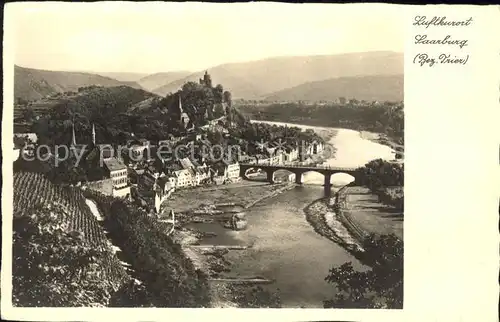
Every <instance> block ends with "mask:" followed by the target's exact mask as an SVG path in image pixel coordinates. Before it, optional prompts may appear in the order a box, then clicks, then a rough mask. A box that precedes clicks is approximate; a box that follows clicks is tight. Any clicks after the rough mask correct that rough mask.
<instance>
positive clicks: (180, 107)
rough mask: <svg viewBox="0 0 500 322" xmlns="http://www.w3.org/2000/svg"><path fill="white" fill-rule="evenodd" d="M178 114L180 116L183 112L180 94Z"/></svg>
mask: <svg viewBox="0 0 500 322" xmlns="http://www.w3.org/2000/svg"><path fill="white" fill-rule="evenodd" d="M179 112H180V113H181V114H182V113H184V111H183V110H182V101H181V94H179Z"/></svg>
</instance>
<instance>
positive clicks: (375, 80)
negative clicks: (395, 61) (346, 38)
mask: <svg viewBox="0 0 500 322" xmlns="http://www.w3.org/2000/svg"><path fill="white" fill-rule="evenodd" d="M341 97H345V98H355V99H357V100H365V101H402V100H403V98H404V76H403V75H375V76H358V77H341V78H333V79H327V80H322V81H316V82H310V83H305V84H302V85H299V86H295V87H292V88H288V89H285V90H282V91H278V92H275V93H272V94H269V95H268V96H267V97H266V100H269V101H313V102H314V101H316V102H317V101H336V100H338V99H339V98H341Z"/></svg>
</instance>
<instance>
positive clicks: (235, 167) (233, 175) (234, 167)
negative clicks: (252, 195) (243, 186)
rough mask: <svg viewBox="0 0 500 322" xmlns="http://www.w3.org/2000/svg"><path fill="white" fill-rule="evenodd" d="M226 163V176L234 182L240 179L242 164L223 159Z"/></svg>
mask: <svg viewBox="0 0 500 322" xmlns="http://www.w3.org/2000/svg"><path fill="white" fill-rule="evenodd" d="M222 162H223V163H224V165H225V171H224V173H225V176H226V178H227V179H228V180H230V181H232V182H234V181H238V180H239V179H240V164H239V163H238V161H228V160H223V161H222Z"/></svg>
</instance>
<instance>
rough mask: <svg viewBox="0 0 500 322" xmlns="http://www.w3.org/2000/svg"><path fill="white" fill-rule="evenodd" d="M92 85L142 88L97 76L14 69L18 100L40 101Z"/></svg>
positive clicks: (17, 67) (15, 89) (130, 83)
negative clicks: (46, 97)
mask: <svg viewBox="0 0 500 322" xmlns="http://www.w3.org/2000/svg"><path fill="white" fill-rule="evenodd" d="M91 85H98V86H105V87H109V86H121V85H127V86H130V87H133V88H140V86H139V85H138V84H137V83H135V82H126V83H123V82H120V81H117V80H116V79H112V78H109V77H104V76H100V75H96V74H89V73H79V72H61V71H48V70H40V69H32V68H24V67H20V66H15V67H14V97H15V98H16V99H17V98H20V99H23V100H29V101H32V100H38V99H41V98H43V97H45V96H47V95H53V94H56V93H63V92H69V91H77V90H78V88H79V87H85V86H91Z"/></svg>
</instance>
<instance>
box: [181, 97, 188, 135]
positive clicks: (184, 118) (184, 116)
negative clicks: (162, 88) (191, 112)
mask: <svg viewBox="0 0 500 322" xmlns="http://www.w3.org/2000/svg"><path fill="white" fill-rule="evenodd" d="M179 113H180V119H179V123H180V125H181V127H182V128H183V129H186V126H187V125H188V123H189V116H188V115H187V113H186V112H184V110H183V109H182V99H181V94H180V93H179Z"/></svg>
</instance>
